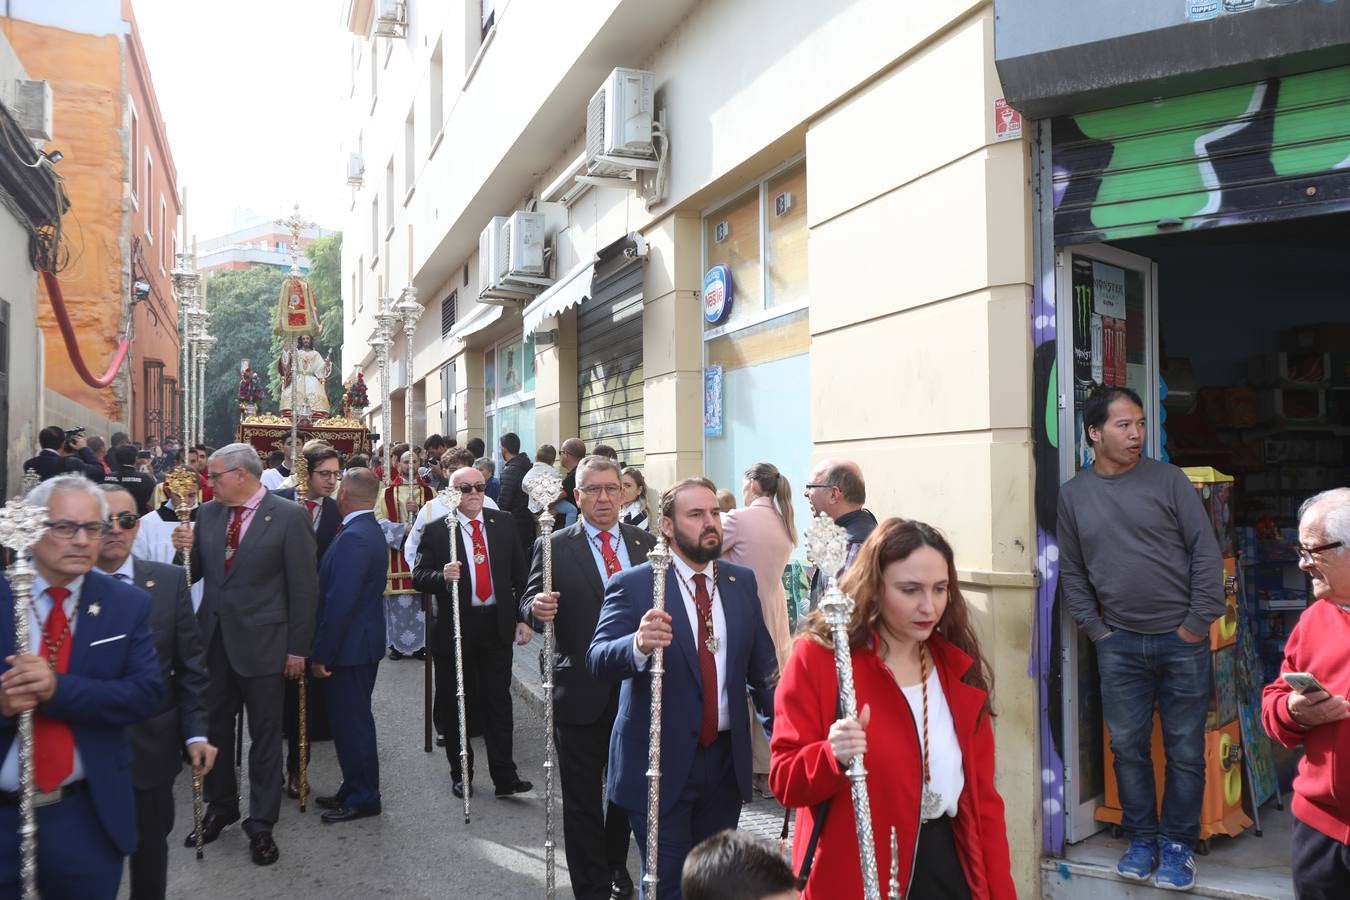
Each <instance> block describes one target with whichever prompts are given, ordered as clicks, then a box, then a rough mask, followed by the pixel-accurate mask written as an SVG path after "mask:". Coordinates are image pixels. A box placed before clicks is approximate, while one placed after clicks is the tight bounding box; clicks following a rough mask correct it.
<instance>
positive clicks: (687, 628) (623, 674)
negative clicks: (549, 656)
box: [586, 478, 778, 900]
mask: <svg viewBox="0 0 1350 900" xmlns="http://www.w3.org/2000/svg"><path fill="white" fill-rule="evenodd" d="M660 525H661V534H662V535H663V536H664V537H665V539H666V541H667V543H668V544H669V546H670V553H671V560H670V563H671V564H670V568H669V569H668V570H667V572H666V585H665V596H666V609H665V610H656V609H653V608H652V567H651V564H650V563H643V564H642V565H640V566H634V567H633V568H631V569H625V570H624V571H622V572H619V573H618V574H616V575H615V576H614V577H613V578H611V579H610V582H609V586H608V588H607V589H606V591H605V602H604V606H603V607H602V608H601V610H600V621H599V623H598V624H597V625H596V629H595V637H594V638H593V639H592V641H591V646H590V650H589V652H588V653H587V654H586V667H587V668H588V669H590V671H591V674H593V675H594V676H595V677H596V678H600V679H605V680H610V681H620V680H622V682H623V684H622V686H621V687H620V690H619V715H618V718H617V719H616V721H615V724H614V733H613V735H612V736H611V737H610V742H609V771H608V790H609V796H610V798H611V799H612V800H613V801H614V802H615V803H617V804H618V805H619V806H622V807H623V808H624V809H626V810H627V811H628V817H629V821H630V822H631V824H632V826H633V835H634V837H636V838H637V842H638V845H639V846H643V845H645V844H646V840H647V746H648V742H647V736H648V726H649V723H650V721H651V674H650V672H649V671H648V662H649V661H650V659H651V654H652V652H653V651H654V650H655V649H656V648H658V647H666V648H670V647H672V645H673V649H670V650H668V651H667V653H666V658H665V676H664V685H663V688H662V697H663V701H662V709H661V782H660V785H661V805H660V816H661V819H660V823H659V838H660V848H659V853H658V857H657V876H658V877H657V898H659V900H679V897H680V871H681V868H682V866H683V865H684V858H685V857H686V856H687V855H688V854H689V851H690V850H691V849H692V848H693V847H694V845H695V844H697V843H699V842H700V841H702V840H703V839H704V838H706V837H709V836H711V835H713V834H716V833H717V832H719V831H722V830H723V829H727V828H735V827H736V823H737V821H738V820H739V818H740V812H741V805H742V804H743V803H747V802H749V800H750V781H751V767H752V763H751V757H750V729H751V728H752V727H763V728H764V730H765V733H766V734H767V733H768V732H770V731H771V730H772V722H773V690H774V683H775V682H776V680H777V677H778V663H777V659H776V657H775V656H774V647H773V639H772V638H771V637H769V632H768V629H767V628H765V626H764V619H763V614H762V613H761V612H760V605H759V590H758V587H757V586H756V584H755V576H754V573H753V572H752V571H751V570H750V569H747V568H745V567H743V566H736V565H731V564H730V563H718V562H717V561H716V560H717V557H718V556H720V555H721V552H722V521H721V516H720V510H719V509H718V505H717V492H716V489H715V488H714V486H713V484H712V482H710V481H708V480H707V479H704V478H691V479H686V480H684V481H681V482H680V483H678V484H676V485H675V486H674V487H672V488H671V489H670V490H668V491H666V493H665V495H664V496H663V497H662V498H661V521H660ZM747 690H748V691H749V693H750V696H751V698H752V699H753V700H754V704H755V708H756V709H757V710H758V711H759V716H760V719H761V721H760V722H759V723H752V722H751V721H750V714H749V710H747V709H746V705H745V700H744V699H743V698H744V697H745V696H746V691H747ZM643 866H644V873H643V874H644V876H645V874H646V873H645V866H646V859H645V856H644V857H643ZM643 896H644V898H645V900H653V898H651V897H648V896H647V895H646V890H645V888H644V891H643Z"/></svg>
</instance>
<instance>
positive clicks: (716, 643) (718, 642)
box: [675, 563, 722, 656]
mask: <svg viewBox="0 0 1350 900" xmlns="http://www.w3.org/2000/svg"><path fill="white" fill-rule="evenodd" d="M699 574H702V573H699ZM675 577H677V578H679V579H680V584H682V585H684V589H685V591H687V592H688V594H689V596H690V598H691V599H693V601H694V610H695V611H696V612H697V613H698V615H699V618H700V619H702V620H703V628H704V630H705V631H707V632H708V639H707V640H706V641H704V642H703V646H705V647H707V648H708V652H709V653H711V654H713V655H714V656H716V655H717V651H718V650H720V649H721V648H722V639H721V638H719V637H718V636H717V632H715V631H713V617H712V607H713V602H714V601H715V600H716V599H717V563H713V571H712V594H711V595H710V596H709V598H708V608H707V609H706V610H705V609H699V605H698V594H696V593H694V589H693V588H692V587H690V586H689V582H688V581H686V580H685V578H684V575H683V574H681V572H680V570H679V569H678V568H676V569H675Z"/></svg>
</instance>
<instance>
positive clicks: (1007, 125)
mask: <svg viewBox="0 0 1350 900" xmlns="http://www.w3.org/2000/svg"><path fill="white" fill-rule="evenodd" d="M1021 136H1022V114H1021V113H1020V112H1018V111H1017V110H1015V109H1013V108H1012V107H1011V106H1009V105H1008V101H1007V100H1004V99H1003V98H1002V97H999V98H998V99H997V100H995V101H994V140H996V141H1013V140H1017V139H1018V138H1020V137H1021Z"/></svg>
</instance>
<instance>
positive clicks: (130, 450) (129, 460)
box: [110, 444, 140, 466]
mask: <svg viewBox="0 0 1350 900" xmlns="http://www.w3.org/2000/svg"><path fill="white" fill-rule="evenodd" d="M139 452H140V451H138V450H137V449H136V448H135V446H133V445H132V444H118V445H117V446H116V447H114V448H113V449H112V453H111V454H110V455H111V456H112V458H113V462H115V463H117V464H118V465H119V466H134V465H136V454H137V453H139Z"/></svg>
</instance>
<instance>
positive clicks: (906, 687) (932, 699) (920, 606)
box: [769, 519, 1017, 900]
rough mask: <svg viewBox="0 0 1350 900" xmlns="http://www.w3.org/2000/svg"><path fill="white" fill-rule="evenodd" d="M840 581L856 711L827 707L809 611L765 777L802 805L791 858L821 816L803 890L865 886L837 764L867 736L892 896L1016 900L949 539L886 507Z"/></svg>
mask: <svg viewBox="0 0 1350 900" xmlns="http://www.w3.org/2000/svg"><path fill="white" fill-rule="evenodd" d="M841 588H842V589H843V590H844V591H845V592H846V593H847V594H849V595H850V596H851V597H852V598H853V600H854V604H855V605H854V610H853V615H852V617H851V619H850V621H849V629H848V630H849V644H850V646H851V647H852V659H853V683H854V687H855V690H856V693H857V698H858V706H859V710H860V712H859V715H858V718H857V719H843V720H840V719H838V718H837V709H838V706H837V704H838V697H839V679H838V676H837V674H836V672H835V667H834V650H833V642H832V641H831V639H830V629H829V626H828V625H827V624H826V622H825V619H824V617H823V615H822V614H821V613H820V612H819V611H817V612H815V613H812V614H811V616H810V617H809V618H807V620H806V621H805V623H804V628H803V634H802V636H801V637H800V638H798V640H797V643H796V645H795V646H794V647H793V651H792V658H791V659H790V660H789V661H788V665H787V669H786V670H785V672H784V673H783V678H782V681H781V683H780V684H779V686H778V690H777V694H776V699H775V704H774V732H773V741H772V743H771V745H770V747H771V751H772V761H771V763H770V768H769V785H770V787H771V788H772V790H773V793H774V796H776V797H777V798H778V799H779V800H780V801H781V802H782V803H783V804H784V805H785V806H789V807H800V809H799V811H798V813H797V822H796V832H795V833H796V839H795V841H794V846H793V868H794V870H797V871H800V870H801V864H802V858H803V856H804V855H805V852H806V845H807V839H808V837H809V835H810V834H811V832H812V829H813V828H814V827H815V824H816V820H817V818H818V817H819V816H821V815H825V825H824V828H823V830H822V831H821V835H820V840H819V843H818V844H817V846H816V852H815V859H814V864H813V867H812V870H811V877H810V880H809V881H808V882H807V885H806V890H805V892H804V893H803V894H802V897H803V898H806V900H810V898H820V900H824V898H830V900H834V898H855V897H862V896H863V886H862V869H861V866H860V864H859V856H858V840H857V833H856V831H855V830H854V820H853V806H852V800H851V797H850V791H849V780H848V776H847V775H846V774H845V765H846V763H847V761H848V760H849V759H851V758H852V757H853V756H854V755H856V754H858V753H865V752H866V751H867V750H868V749H869V748H871V750H872V751H873V752H871V753H867V754H866V757H865V759H866V767H867V793H868V797H869V800H870V804H871V809H872V832H873V834H874V835H875V837H876V859H877V868H878V873H877V875H878V879H879V883H880V884H881V885H882V890H883V891H884V890H885V885H886V882H887V880H888V878H889V877H890V866H891V852H890V834H891V829H892V828H894V829H895V830H896V834H897V836H898V839H899V847H900V852H899V854H898V855H899V881H900V884H901V886H902V887H903V888H904V892H903V894H902V896H904V897H906V898H914V900H944V898H954V900H956V898H972V900H1008V898H1016V896H1017V892H1016V889H1015V888H1014V887H1013V882H1012V872H1011V864H1010V862H1009V857H1008V835H1007V831H1006V828H1005V825H1004V821H1003V799H1002V798H1001V797H1000V796H999V795H998V792H997V791H996V790H995V789H994V734H993V722H992V712H991V710H990V702H989V700H990V689H991V686H992V677H991V674H990V671H989V664H988V663H987V662H986V661H985V659H984V655H983V654H982V653H981V652H980V646H979V641H978V640H977V639H976V636H975V630H974V629H973V628H972V627H971V624H970V618H969V615H968V613H967V609H966V604H965V601H964V599H962V597H961V590H960V587H959V586H958V584H957V577H956V565H955V562H954V560H953V557H952V549H951V546H950V545H949V544H948V543H947V541H946V540H945V539H944V538H943V537H942V535H940V534H938V533H937V532H936V531H934V530H933V529H932V528H930V527H929V526H927V525H924V524H922V523H920V522H906V521H903V520H901V519H888V520H887V521H886V522H884V523H882V524H881V526H879V527H878V528H877V529H876V530H875V531H874V532H873V533H872V535H871V537H869V538H868V539H867V542H866V543H865V544H863V546H862V549H861V550H860V551H859V552H858V557H857V559H856V560H854V562H853V565H852V566H850V567H849V570H848V573H847V574H846V575H845V577H844V580H843V584H842V585H841ZM925 724H926V726H927V727H926V728H925V727H924V726H925ZM826 802H828V804H829V807H828V813H826V812H825V809H824V804H825V803H826Z"/></svg>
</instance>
